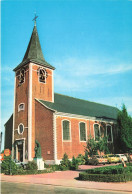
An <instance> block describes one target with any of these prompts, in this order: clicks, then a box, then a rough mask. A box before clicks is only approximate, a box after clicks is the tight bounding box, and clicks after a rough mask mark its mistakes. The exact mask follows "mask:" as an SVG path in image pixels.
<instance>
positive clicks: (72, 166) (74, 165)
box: [70, 156, 78, 170]
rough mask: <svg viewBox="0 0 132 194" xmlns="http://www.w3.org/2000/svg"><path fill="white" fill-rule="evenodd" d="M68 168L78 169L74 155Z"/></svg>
mask: <svg viewBox="0 0 132 194" xmlns="http://www.w3.org/2000/svg"><path fill="white" fill-rule="evenodd" d="M70 169H71V170H77V169H78V161H77V159H76V158H75V157H74V156H73V158H72V162H71V166H70Z"/></svg>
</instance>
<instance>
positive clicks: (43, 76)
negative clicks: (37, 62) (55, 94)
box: [39, 68, 48, 83]
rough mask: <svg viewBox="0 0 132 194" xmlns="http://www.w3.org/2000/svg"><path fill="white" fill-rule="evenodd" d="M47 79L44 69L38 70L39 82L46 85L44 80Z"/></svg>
mask: <svg viewBox="0 0 132 194" xmlns="http://www.w3.org/2000/svg"><path fill="white" fill-rule="evenodd" d="M47 77H48V73H47V71H46V69H44V68H40V69H39V81H40V82H43V83H46V78H47Z"/></svg>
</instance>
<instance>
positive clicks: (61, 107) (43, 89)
mask: <svg viewBox="0 0 132 194" xmlns="http://www.w3.org/2000/svg"><path fill="white" fill-rule="evenodd" d="M54 71H55V67H53V66H52V65H50V64H49V63H48V62H46V60H45V59H44V56H43V53H42V49H41V45H40V41H39V36H38V32H37V27H36V22H35V24H34V28H33V32H32V35H31V38H30V41H29V44H28V47H27V50H26V52H25V55H24V58H23V60H22V62H21V63H20V64H19V65H18V66H16V67H15V68H14V72H15V89H14V110H13V114H12V116H11V117H10V118H9V120H8V121H7V122H6V123H5V145H4V148H5V149H6V148H9V149H10V150H12V157H13V159H18V160H20V161H23V162H25V161H32V160H33V158H34V156H35V140H37V141H38V142H39V143H40V145H41V152H42V157H43V159H44V161H45V163H47V164H59V163H60V161H61V159H62V157H63V155H64V153H67V155H68V157H69V159H72V157H73V156H75V157H77V156H78V154H84V146H86V141H87V139H88V136H89V135H91V136H92V137H94V139H95V141H99V139H100V137H101V136H104V135H106V136H107V137H108V146H109V148H110V150H111V152H112V153H113V152H115V148H114V142H115V141H116V140H115V137H116V135H115V134H116V119H117V114H118V109H117V108H116V107H112V106H108V105H103V104H99V103H95V102H90V101H86V100H81V99H77V98H73V97H70V96H66V95H62V94H58V93H54Z"/></svg>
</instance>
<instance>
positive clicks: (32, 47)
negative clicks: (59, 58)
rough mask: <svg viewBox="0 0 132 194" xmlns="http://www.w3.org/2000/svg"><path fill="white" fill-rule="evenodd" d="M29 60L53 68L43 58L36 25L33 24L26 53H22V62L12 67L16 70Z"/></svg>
mask: <svg viewBox="0 0 132 194" xmlns="http://www.w3.org/2000/svg"><path fill="white" fill-rule="evenodd" d="M29 62H34V63H37V64H39V65H42V66H44V67H48V68H51V69H55V68H54V67H53V66H51V65H50V64H49V63H47V62H46V61H45V59H44V56H43V53H42V49H41V45H40V41H39V36H38V32H37V27H36V26H34V28H33V32H32V35H31V38H30V41H29V44H28V47H27V50H26V53H25V55H24V58H23V60H22V62H21V63H20V64H19V65H18V66H17V67H16V68H15V69H14V71H16V70H18V69H19V68H21V67H22V66H24V65H25V64H27V63H29Z"/></svg>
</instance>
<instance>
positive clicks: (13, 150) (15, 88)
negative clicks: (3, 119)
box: [12, 74, 16, 159]
mask: <svg viewBox="0 0 132 194" xmlns="http://www.w3.org/2000/svg"><path fill="white" fill-rule="evenodd" d="M15 105H16V74H15V84H14V111H13V129H12V159H14V131H15Z"/></svg>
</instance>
